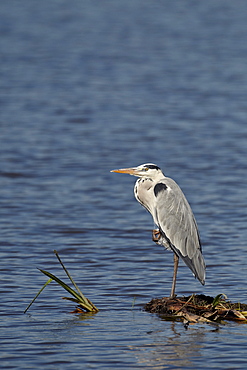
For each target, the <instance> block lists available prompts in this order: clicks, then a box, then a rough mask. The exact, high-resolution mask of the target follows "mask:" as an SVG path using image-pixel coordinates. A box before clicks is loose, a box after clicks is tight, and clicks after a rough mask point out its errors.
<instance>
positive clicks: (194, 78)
mask: <svg viewBox="0 0 247 370" xmlns="http://www.w3.org/2000/svg"><path fill="white" fill-rule="evenodd" d="M246 16H247V3H246V2H244V1H242V0H236V1H234V2H232V1H228V0H224V1H222V0H218V1H217V2H215V1H213V0H208V1H205V2H203V1H200V2H197V1H192V0H191V1H189V0H186V1H183V2H172V1H155V2H153V1H152V2H150V1H146V0H124V1H122V0H120V1H114V0H108V1H100V2H99V1H94V0H90V1H89V0H88V1H86V0H82V1H80V0H72V1H69V2H68V1H58V0H57V1H56V0H54V1H52V2H51V1H47V0H43V1H40V2H37V1H28V0H22V1H21V2H20V1H17V0H13V1H11V2H10V1H1V2H0V50H1V58H0V67H1V68H0V73H1V78H0V81H1V83H0V158H1V165H0V184H1V193H0V202H1V205H0V221H1V238H0V246H1V249H0V255H1V259H0V269H1V288H0V289H1V313H2V317H1V322H0V325H1V329H2V330H1V334H0V341H1V345H0V348H1V357H2V358H1V366H2V368H4V369H33V368H34V367H35V368H36V369H44V368H46V369H83V368H95V369H101V368H105V369H109V368H113V369H116V368H117V369H126V368H129V369H136V368H140V369H144V368H151V369H181V368H185V369H198V368H200V369H203V368H205V369H208V368H217V369H240V368H241V369H246V366H247V353H246V345H247V331H246V328H247V327H246V325H245V324H243V325H239V324H236V323H228V324H226V325H225V326H221V327H220V328H218V329H217V328H215V327H211V326H209V325H202V324H200V325H191V326H189V328H188V330H186V329H185V328H184V326H183V324H182V323H180V322H177V323H175V322H167V321H163V320H162V318H160V317H158V316H156V315H152V314H149V313H146V312H143V311H142V308H143V306H144V304H145V303H147V302H148V301H149V300H150V299H151V298H153V297H162V296H165V295H168V294H169V292H170V287H171V278H172V268H173V256H172V254H171V253H169V252H168V251H164V250H163V249H162V248H161V247H160V246H157V245H156V244H154V243H153V242H152V240H151V230H152V228H153V226H154V225H153V222H152V219H151V216H150V215H149V214H148V213H147V212H145V210H144V209H142V208H141V207H140V206H139V204H138V203H137V202H136V201H135V200H134V196H133V186H134V180H135V179H134V178H133V177H130V176H127V175H126V176H124V175H118V174H113V173H110V170H111V169H114V168H120V167H127V166H135V165H138V164H141V163H145V162H154V163H156V164H157V165H159V166H160V167H162V169H163V170H164V172H165V174H166V175H167V176H169V177H172V178H173V179H175V180H176V181H177V182H178V184H179V185H180V186H181V188H182V189H183V191H184V193H185V194H186V196H187V198H188V200H189V202H190V204H191V206H192V208H193V211H194V213H195V216H196V219H197V222H198V225H199V229H200V234H201V239H202V244H203V254H204V256H205V260H206V263H207V279H206V285H205V286H204V287H202V286H201V285H200V283H199V282H198V281H197V280H195V279H194V278H193V276H192V274H191V272H190V270H189V269H188V268H187V267H186V266H185V265H183V264H182V263H181V264H180V267H179V273H178V282H177V294H178V295H183V294H184V295H188V294H191V293H204V294H209V295H211V296H216V295H217V294H219V293H224V294H226V295H227V296H228V298H229V299H230V300H232V301H241V302H243V303H247V292H246V275H247V249H246V239H247V231H246V221H247V212H246V209H247V208H246V206H247V199H246V187H247V177H246V170H247V165H246V157H247V145H246V139H247V124H246V121H247V105H246V99H247V63H246V60H247V43H246V38H247V28H246ZM54 249H56V250H58V251H59V254H60V256H61V258H62V260H63V261H64V263H65V265H66V267H67V268H68V269H69V271H70V272H71V274H72V276H73V278H74V279H75V281H76V282H77V283H78V285H79V286H80V288H81V290H82V291H83V293H84V294H85V295H86V296H87V297H88V298H90V299H91V300H92V301H93V303H94V304H95V305H96V306H97V307H98V308H99V309H100V312H99V313H98V314H96V315H75V314H71V313H70V312H71V311H73V309H74V307H75V305H74V304H73V303H72V302H68V301H64V300H61V297H62V296H63V295H66V293H64V292H63V290H62V289H61V288H60V287H59V286H57V285H56V284H55V283H52V284H51V285H50V286H48V287H47V288H46V289H45V290H44V292H43V293H42V294H41V296H40V297H39V298H38V300H37V301H36V302H35V303H34V305H33V306H32V307H31V308H30V310H29V311H28V313H27V314H26V315H24V314H23V311H24V309H25V308H26V306H27V305H28V304H29V302H30V301H31V299H32V298H33V297H34V295H35V294H36V293H37V291H38V290H39V289H40V287H41V286H42V285H43V284H44V282H45V281H46V277H45V276H43V275H42V274H41V273H40V272H39V271H38V270H37V267H38V268H43V269H45V270H48V271H50V272H52V273H54V274H56V275H58V276H59V277H61V278H64V280H65V281H66V277H65V276H64V273H63V271H62V270H61V268H60V266H59V264H58V263H57V261H56V258H55V256H54V254H53V250H54Z"/></svg>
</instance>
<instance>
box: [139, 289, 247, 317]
mask: <svg viewBox="0 0 247 370" xmlns="http://www.w3.org/2000/svg"><path fill="white" fill-rule="evenodd" d="M226 298H227V297H226V296H225V295H224V294H219V295H217V296H216V297H215V298H213V297H210V296H206V295H204V294H199V295H195V294H192V295H191V296H188V297H175V298H169V297H163V298H154V299H152V300H151V301H150V302H149V303H147V304H146V305H145V306H144V310H145V311H148V312H151V313H157V314H159V315H160V316H161V317H162V318H164V319H166V320H180V321H183V322H184V323H185V324H192V323H198V322H206V323H224V321H225V320H234V321H239V322H243V323H247V304H243V303H232V302H230V301H228V300H226Z"/></svg>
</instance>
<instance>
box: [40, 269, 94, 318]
mask: <svg viewBox="0 0 247 370" xmlns="http://www.w3.org/2000/svg"><path fill="white" fill-rule="evenodd" d="M40 271H41V272H42V273H43V274H45V275H46V276H48V277H49V278H51V279H53V280H55V281H56V282H57V283H58V284H59V285H61V287H63V288H64V289H65V290H67V292H69V293H70V294H71V295H73V296H74V297H75V298H76V299H77V300H78V301H79V302H80V305H82V306H83V307H84V308H85V309H86V310H88V311H94V306H93V305H91V304H90V303H89V301H88V299H87V298H84V299H83V298H82V297H81V296H80V295H79V294H78V293H77V292H75V291H74V290H73V289H71V288H70V287H69V286H68V285H67V284H65V283H64V282H63V281H62V280H60V279H59V278H57V277H56V276H55V275H53V274H51V273H50V272H48V271H45V270H40ZM96 310H97V309H96ZM97 311H98V310H97Z"/></svg>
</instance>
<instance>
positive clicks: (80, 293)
mask: <svg viewBox="0 0 247 370" xmlns="http://www.w3.org/2000/svg"><path fill="white" fill-rule="evenodd" d="M54 253H55V255H56V257H57V259H58V261H59V263H60V265H61V266H62V268H63V269H64V271H65V272H66V274H67V276H68V278H69V279H70V281H71V283H72V284H73V285H74V287H75V289H76V290H77V292H78V294H79V295H80V296H81V298H82V299H83V300H84V301H86V297H85V296H84V294H82V292H81V291H80V289H79V288H78V286H77V285H76V283H75V282H74V280H73V278H72V276H71V275H70V273H69V271H68V270H67V269H66V267H65V266H64V264H63V262H62V260H61V258H60V257H59V255H58V252H57V251H56V250H54Z"/></svg>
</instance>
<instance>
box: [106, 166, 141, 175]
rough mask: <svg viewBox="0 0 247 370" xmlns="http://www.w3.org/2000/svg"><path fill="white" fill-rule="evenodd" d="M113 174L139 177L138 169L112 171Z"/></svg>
mask: <svg viewBox="0 0 247 370" xmlns="http://www.w3.org/2000/svg"><path fill="white" fill-rule="evenodd" d="M111 172H117V173H128V174H129V175H134V176H138V170H137V168H136V167H130V168H120V169H119V170H112V171H111Z"/></svg>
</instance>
